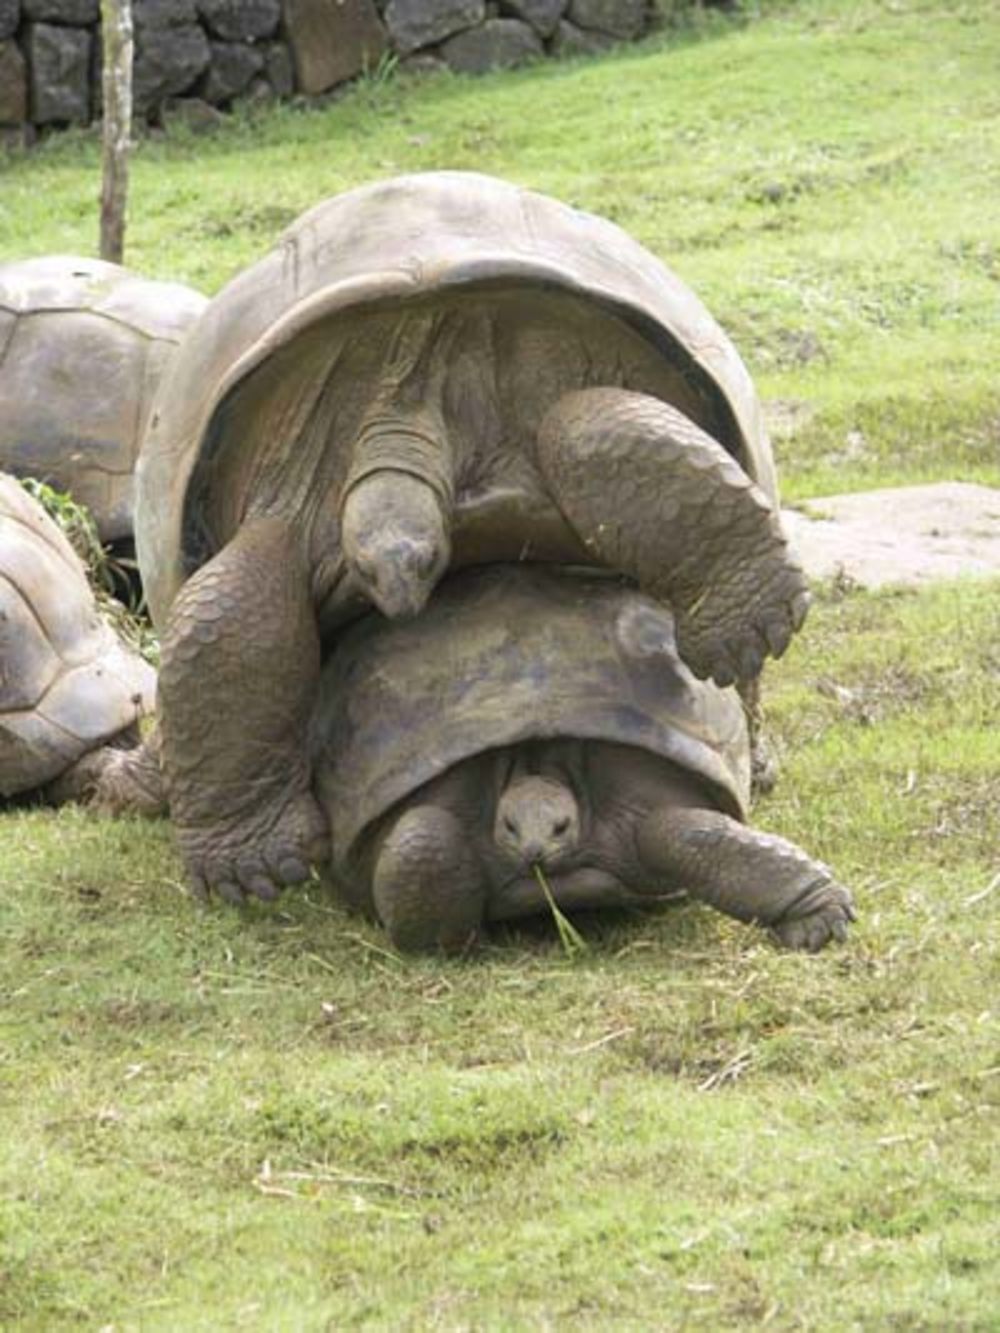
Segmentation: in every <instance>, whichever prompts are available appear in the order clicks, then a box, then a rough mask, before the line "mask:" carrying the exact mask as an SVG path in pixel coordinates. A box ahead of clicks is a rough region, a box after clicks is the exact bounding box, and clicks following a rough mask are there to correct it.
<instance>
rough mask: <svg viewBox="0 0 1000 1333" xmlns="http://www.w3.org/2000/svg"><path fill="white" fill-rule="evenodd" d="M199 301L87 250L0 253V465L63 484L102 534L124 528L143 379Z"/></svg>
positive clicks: (146, 388)
mask: <svg viewBox="0 0 1000 1333" xmlns="http://www.w3.org/2000/svg"><path fill="white" fill-rule="evenodd" d="M205 304H206V298H205V297H204V296H201V295H200V294H199V293H198V292H195V291H193V290H192V289H191V288H190V287H185V286H182V285H181V284H180V283H174V282H153V281H151V280H150V279H147V278H140V277H138V276H137V275H136V274H134V273H130V272H129V271H128V270H127V269H124V268H120V267H119V266H118V265H117V264H106V263H103V262H102V261H101V260H97V259H80V258H76V257H74V256H69V255H51V256H46V257H44V258H40V259H25V260H20V261H17V262H14V263H9V264H2V265H0V467H4V468H7V469H8V470H9V471H11V472H14V473H16V474H17V475H18V476H22V477H27V476H31V477H38V478H39V480H41V481H47V482H49V483H50V484H52V485H54V486H56V487H57V488H59V489H60V490H66V491H69V492H71V493H72V495H73V498H74V499H75V500H78V501H79V502H80V503H81V504H84V505H86V506H87V508H88V509H89V510H90V511H91V513H92V514H93V515H94V518H95V519H96V521H97V526H98V529H99V531H100V533H101V537H102V538H103V539H104V540H105V541H114V540H117V539H118V538H120V537H126V536H128V535H129V534H130V533H131V531H132V502H133V496H132V477H133V473H134V470H135V460H136V454H137V453H138V449H139V444H140V442H141V439H142V433H143V430H144V429H145V422H146V416H147V413H148V411H149V405H150V402H151V401H152V395H153V390H154V388H155V386H156V383H157V382H158V380H159V378H160V376H161V375H162V373H163V370H164V367H165V366H166V363H167V361H168V360H169V359H170V357H171V356H172V355H173V352H174V348H175V347H176V345H177V343H178V342H179V341H180V338H181V335H182V334H183V332H184V330H185V329H186V328H187V327H188V325H189V324H190V323H191V322H192V321H193V320H194V319H196V318H197V316H198V315H199V314H200V313H201V311H202V309H203V308H204V306H205Z"/></svg>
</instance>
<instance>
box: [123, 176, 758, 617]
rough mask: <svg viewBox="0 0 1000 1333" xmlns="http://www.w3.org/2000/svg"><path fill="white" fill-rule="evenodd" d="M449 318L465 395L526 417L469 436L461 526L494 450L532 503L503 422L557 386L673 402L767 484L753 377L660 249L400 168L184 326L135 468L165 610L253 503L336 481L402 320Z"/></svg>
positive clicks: (577, 216) (158, 611)
mask: <svg viewBox="0 0 1000 1333" xmlns="http://www.w3.org/2000/svg"><path fill="white" fill-rule="evenodd" d="M456 312H457V313H456ZM443 318H450V319H452V320H453V324H454V327H453V330H452V332H451V333H450V334H449V337H448V338H447V339H444V342H445V343H446V344H447V350H446V352H444V353H443V354H442V355H443V357H445V358H446V360H447V365H448V374H449V375H451V378H452V381H453V382H449V387H448V394H449V395H450V398H451V400H453V403H454V406H455V411H456V412H460V411H461V404H462V402H463V401H464V402H466V403H469V402H473V401H474V402H475V404H476V410H477V411H482V412H489V411H491V410H494V409H495V413H503V412H505V411H506V412H512V413H515V414H520V415H519V416H518V420H517V422H516V423H515V424H516V426H517V428H518V429H512V427H511V424H510V423H509V422H506V423H501V424H500V425H498V426H497V427H496V429H495V431H493V434H492V435H491V433H490V430H489V429H486V430H484V431H482V432H476V434H477V437H478V438H477V439H476V440H475V441H474V442H473V443H472V444H469V445H467V447H469V448H472V449H473V450H479V451H480V453H481V457H478V458H472V459H471V460H469V459H467V460H466V475H467V484H466V491H465V493H464V494H459V495H458V496H456V503H457V512H456V519H455V522H456V525H457V527H458V528H459V529H461V526H462V510H463V506H465V507H466V509H467V510H468V511H469V512H473V513H474V514H475V515H476V516H477V517H476V519H475V521H477V522H478V521H480V517H481V516H482V514H483V511H484V506H483V505H482V504H481V503H479V507H478V508H477V503H478V502H481V501H482V498H483V495H484V494H485V493H486V492H487V491H488V489H489V487H490V486H491V485H495V484H497V481H496V475H497V470H498V468H499V470H500V472H503V469H504V468H506V469H507V471H506V473H504V476H503V478H502V480H503V482H504V484H505V485H508V488H509V486H511V485H512V486H514V488H515V490H516V489H517V488H518V487H520V489H521V491H522V492H523V499H524V503H523V504H521V505H520V507H519V505H518V503H514V504H512V505H509V506H508V508H507V509H506V510H504V513H513V514H515V515H519V514H522V513H528V514H531V513H532V512H533V511H532V499H533V495H534V491H535V490H540V489H541V482H540V479H538V476H537V473H536V474H534V475H532V473H531V469H530V468H529V467H528V466H527V464H524V463H523V460H522V459H521V458H520V457H518V458H513V457H512V456H507V457H504V452H505V450H506V451H507V454H508V455H513V454H514V453H517V452H518V450H517V449H516V448H515V447H514V446H512V445H511V444H510V440H511V439H512V438H515V437H517V436H518V431H519V430H521V428H522V427H523V431H522V434H525V435H526V434H528V433H530V431H531V429H532V427H533V425H536V424H537V420H538V418H539V416H540V414H541V412H542V411H543V410H544V409H546V408H547V407H549V406H551V405H552V404H553V403H554V401H555V399H556V397H557V396H558V394H559V393H561V392H563V391H564V390H565V389H566V388H567V387H569V388H578V387H583V386H584V384H586V383H590V382H596V383H611V384H621V385H623V386H624V387H629V388H636V389H639V390H641V391H644V392H649V393H652V394H654V395H657V396H659V397H661V398H662V399H664V400H667V401H670V402H672V403H673V405H674V406H676V407H679V408H680V409H681V410H682V411H685V412H686V413H687V414H688V415H689V416H691V417H692V418H693V419H694V420H695V421H697V423H698V424H699V425H701V426H702V427H703V428H704V429H706V430H708V431H709V433H710V434H712V435H713V436H714V437H715V438H716V439H717V440H719V442H720V443H721V444H723V445H724V446H725V447H726V448H727V449H728V450H729V451H730V452H731V453H732V454H733V455H734V457H736V458H737V459H738V461H739V462H740V463H741V464H742V465H743V467H744V468H745V470H746V471H747V472H748V473H749V474H750V476H751V477H752V478H753V479H754V480H755V481H756V482H757V483H758V485H760V486H761V487H762V489H763V490H764V491H765V492H766V493H767V494H768V495H769V496H770V497H771V498H772V499H773V498H774V496H775V484H774V474H773V467H772V460H771V452H770V445H769V443H768V440H767V436H766V433H765V431H764V428H763V425H762V421H761V414H760V409H759V404H758V401H757V398H756V395H755V393H754V390H753V386H752V384H751V381H750V377H749V375H748V373H747V371H746V369H745V367H744V366H743V363H742V362H741V361H740V358H739V356H738V354H737V353H736V351H735V349H734V348H733V346H732V344H731V343H730V342H729V340H728V339H727V337H726V336H725V334H724V333H723V332H722V330H721V329H720V328H719V326H718V325H717V324H716V323H715V321H714V320H713V319H712V317H711V316H710V315H709V313H708V311H707V310H706V309H705V307H704V306H703V305H702V303H701V302H700V301H699V300H698V298H697V297H696V296H695V295H694V294H693V293H692V292H691V291H690V290H689V289H688V288H687V287H686V286H685V285H684V283H682V282H681V281H680V279H679V278H677V277H675V276H674V275H673V274H672V273H671V272H670V271H669V270H668V269H666V268H665V267H664V265H663V264H661V263H660V262H659V261H658V260H657V259H655V258H654V257H653V256H652V255H651V254H649V252H648V251H646V250H645V249H643V247H642V246H641V245H639V244H638V243H637V242H636V241H634V240H633V239H632V238H631V237H629V236H628V235H626V233H625V232H623V231H621V230H620V229H619V228H618V227H616V226H614V225H613V224H612V223H610V222H607V221H605V220H603V219H601V218H597V217H594V216H592V215H590V214H587V213H583V212H580V211H578V210H576V209H574V208H571V207H568V206H566V205H564V204H561V203H558V202H556V201H555V200H553V199H550V198H547V197H545V196H544V195H540V194H536V193H533V192H531V191H529V190H524V189H520V188H518V187H517V186H514V185H511V184H509V183H506V182H504V181H501V180H496V179H493V178H491V177H488V176H483V175H477V174H473V173H465V172H430V173H427V174H422V175H413V176H403V177H399V178H397V179H393V180H389V181H385V182H382V183H377V184H373V185H367V186H363V187H361V188H359V189H355V190H351V191H349V192H347V193H345V194H342V195H340V196H337V197H335V198H332V199H330V200H328V201H326V202H325V203H322V204H320V205H318V206H317V207H316V208H314V209H312V210H311V211H310V212H308V213H306V214H305V215H304V216H303V217H301V218H300V219H299V220H298V221H297V222H296V223H295V224H293V226H292V227H291V228H290V229H289V230H288V231H286V232H285V234H284V235H283V236H282V237H281V239H280V240H279V242H278V243H277V245H276V246H275V248H274V249H273V250H272V251H271V252H270V253H269V254H267V255H266V256H265V257H264V258H263V259H261V260H260V261H259V262H257V263H256V264H253V265H252V266H251V267H250V268H248V269H246V270H245V271H244V272H243V273H241V274H240V275H239V276H237V277H236V278H235V279H234V280H233V281H232V282H230V283H229V285H228V286H227V287H225V288H224V289H223V290H222V291H221V292H220V293H219V294H218V295H217V296H216V297H215V298H214V299H213V300H212V301H211V303H210V304H209V306H208V309H207V310H206V312H205V315H204V316H203V318H202V319H201V320H199V321H198V324H197V325H196V326H195V327H194V328H193V329H192V330H191V332H190V333H189V335H188V336H187V337H186V338H185V340H184V343H183V344H182V346H181V348H180V349H179V352H178V355H177V356H176V358H175V359H174V361H173V362H172V364H171V367H170V369H169V371H168V373H167V375H166V376H165V377H164V380H163V382H162V383H161V386H160V390H159V392H158V395H157V400H156V403H155V405H154V409H153V412H152V415H151V418H150V426H149V430H148V433H147V437H146V440H145V443H144V446H143V451H142V458H141V460H140V465H139V472H138V479H137V506H138V513H139V515H140V517H139V521H138V523H137V529H138V551H139V559H140V565H141V568H142V571H143V579H144V585H145V588H146V592H147V596H148V599H149V605H150V608H151V611H152V614H153V619H154V621H155V622H156V623H157V624H162V623H163V621H164V619H165V616H166V613H167V611H168V609H169V606H170V604H171V602H172V600H173V597H174V596H175V594H176V592H177V589H178V588H179V587H180V585H181V584H182V583H183V581H184V580H185V578H187V577H188V576H189V575H190V574H191V573H192V572H193V571H194V570H195V569H196V568H198V567H199V565H200V564H202V563H204V561H206V560H207V559H209V558H210V557H211V555H212V554H214V552H215V551H216V550H218V549H219V548H220V547H221V546H222V545H224V544H225V542H226V541H228V540H229V538H230V537H231V536H232V535H233V532H234V531H235V530H236V529H237V528H238V526H239V524H240V523H241V522H242V520H243V518H244V517H245V515H246V514H247V513H248V512H249V511H250V510H256V511H260V510H261V509H263V510H265V511H267V512H285V513H287V514H290V515H294V516H295V517H296V518H297V519H300V520H303V521H307V518H306V512H305V511H306V509H307V508H308V505H309V504H310V503H312V502H314V500H315V496H316V495H317V493H318V492H320V491H324V492H328V491H329V489H330V488H331V487H333V488H334V490H336V488H337V487H338V486H342V485H343V484H344V480H345V477H347V476H348V474H349V472H350V466H351V459H350V457H349V456H348V455H349V452H350V448H351V441H352V440H353V439H354V438H355V435H356V430H357V427H358V424H359V422H360V421H361V419H362V416H363V413H364V411H365V410H366V408H367V407H368V406H369V405H370V403H371V401H372V398H373V395H374V394H375V393H376V391H377V385H378V383H379V377H380V375H384V374H385V373H386V371H385V367H386V365H387V364H391V359H392V355H393V347H394V346H395V343H394V340H396V341H398V339H399V336H400V334H399V329H400V322H401V321H406V320H409V322H410V326H411V327H410V328H409V330H408V332H407V333H406V336H407V337H409V336H418V335H419V323H420V321H421V320H424V321H425V322H426V325H427V327H428V328H432V327H434V326H435V321H440V320H442V319H443ZM491 321H492V322H491ZM532 321H534V322H532ZM414 331H415V332H414ZM569 342H572V343H573V350H572V355H571V354H570V353H566V352H564V349H565V347H566V345H567V344H568V343H569ZM560 358H562V360H560ZM490 359H491V360H492V363H493V365H492V369H491V370H490V373H489V374H488V375H486V374H479V376H478V378H477V368H478V370H479V371H482V368H483V364H484V363H485V362H486V361H487V360H490ZM557 361H558V362H559V365H558V366H557V365H556V364H555V363H556V362H557ZM549 362H552V374H551V375H550V374H548V367H549ZM564 363H565V364H564ZM557 371H558V373H557ZM463 376H464V378H463ZM560 376H561V378H560ZM525 379H527V380H528V381H530V382H528V383H526V382H525ZM491 405H492V406H491ZM520 452H522V453H523V450H522V451H520ZM498 459H499V462H498V461H497V460H498ZM485 508H486V509H488V506H485ZM494 518H495V516H494ZM500 521H501V522H506V519H502V520H500ZM490 558H501V557H498V556H493V557H490ZM533 558H538V556H537V553H535V554H534V555H533ZM549 558H553V559H565V558H566V556H565V553H557V554H556V555H554V556H551V557H549ZM456 563H459V561H456Z"/></svg>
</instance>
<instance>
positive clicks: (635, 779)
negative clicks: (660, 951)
mask: <svg viewBox="0 0 1000 1333" xmlns="http://www.w3.org/2000/svg"><path fill="white" fill-rule="evenodd" d="M312 743H313V751H314V766H315V772H316V775H317V786H318V791H319V794H320V803H321V805H322V807H323V809H324V810H325V812H326V813H327V816H328V818H329V821H330V828H331V831H332V842H333V870H334V877H335V878H336V880H337V881H338V882H339V883H340V884H341V885H342V886H343V888H344V889H345V891H346V893H347V896H348V897H349V898H350V899H351V900H352V901H353V902H354V903H355V904H356V905H359V906H361V907H362V908H365V909H367V910H369V911H374V913H375V914H376V915H377V916H378V917H379V919H380V920H381V921H382V922H383V924H384V925H385V926H386V928H387V930H388V932H389V935H390V937H391V939H392V941H393V943H394V944H396V945H397V946H399V947H400V948H404V949H421V948H444V949H463V948H465V947H466V946H467V945H468V943H469V942H470V940H472V939H474V938H475V937H476V936H477V934H478V933H479V931H480V930H481V928H482V926H483V925H484V923H486V922H487V921H491V920H500V919H504V918H509V917H517V916H523V915H527V914H531V913H536V912H544V911H546V910H547V903H546V898H545V895H544V892H543V889H542V887H541V885H540V883H539V882H538V878H537V875H536V868H537V869H540V870H541V871H542V872H543V873H544V875H545V877H546V879H547V881H548V882H549V884H550V885H551V892H552V895H553V897H554V898H555V900H556V902H557V903H558V905H559V906H560V908H564V909H572V908H580V907H602V906H607V905H621V904H625V903H637V902H649V901H651V900H655V899H656V897H657V896H659V895H662V894H663V893H664V892H666V891H671V890H676V889H678V888H683V889H687V890H688V892H689V893H690V894H691V896H692V897H694V898H697V899H700V900H702V901H704V902H706V903H709V904H710V905H712V906H713V907H716V908H719V909H720V910H721V911H724V912H727V913H728V914H730V915H731V916H735V917H737V918H739V919H740V920H743V921H756V922H759V923H761V924H764V925H767V926H770V927H771V928H772V929H773V930H774V931H775V933H776V934H777V935H778V937H779V938H780V939H781V940H782V941H783V942H784V943H785V944H788V945H790V946H792V947H798V948H807V949H818V948H821V947H822V946H823V945H824V944H826V943H827V942H828V941H829V940H830V939H843V938H844V937H845V935H846V930H847V926H848V923H849V922H850V921H851V920H852V919H853V916H854V911H853V906H852V903H851V896H850V894H849V893H848V892H847V890H846V889H844V888H843V887H842V886H841V885H839V884H838V883H837V882H836V880H835V879H834V877H833V875H832V874H831V872H830V870H829V869H828V868H827V867H826V866H824V865H822V864H821V863H820V862H818V861H814V860H813V859H812V858H811V857H810V856H808V855H807V854H806V853H805V852H804V851H802V850H801V849H800V848H798V847H795V846H794V845H793V844H791V843H789V842H787V841H785V840H784V839H783V838H779V837H775V836H773V835H770V834H765V833H759V832H757V831H755V830H753V829H751V828H748V827H747V825H746V823H745V820H746V816H747V803H748V797H749V761H750V755H749V744H748V735H747V727H746V722H745V718H744V715H743V710H742V707H741V705H740V702H739V699H738V698H737V697H736V694H735V691H733V690H732V689H720V688H719V687H718V686H716V685H714V684H712V683H711V682H700V681H698V680H696V679H695V678H694V677H693V676H692V675H691V673H690V672H689V671H688V670H687V669H686V668H685V667H684V665H683V664H682V663H681V661H680V659H679V658H678V656H677V651H676V646H675V642H674V630H673V621H672V618H671V615H670V613H669V611H667V610H666V609H665V608H664V607H663V606H661V605H660V604H658V603H656V602H653V601H651V600H650V599H649V598H648V597H646V596H644V595H643V594H641V593H638V592H635V591H632V590H630V589H628V588H626V587H623V586H622V585H621V584H620V583H618V582H615V581H613V580H609V579H607V578H601V577H600V576H595V575H593V574H576V575H574V574H572V573H569V572H567V571H561V570H551V569H550V570H546V569H544V568H543V567H541V566H529V565H520V566H494V567H491V568H488V569H481V570H466V571H464V572H462V573H458V574H455V575H452V576H450V577H449V578H448V579H447V580H446V581H445V582H443V583H442V584H440V585H439V587H438V590H437V591H436V593H435V594H434V596H433V597H432V598H431V600H430V602H429V603H428V605H427V607H426V609H425V610H424V611H423V613H422V615H421V616H420V617H418V619H417V620H415V621H413V622H410V623H408V624H400V623H395V624H393V623H388V622H386V621H384V620H382V619H381V618H380V617H378V616H375V615H369V616H367V617H365V619H364V620H363V621H361V622H359V623H358V624H356V625H354V626H352V627H351V628H350V629H349V630H348V631H347V632H346V633H345V635H344V636H343V638H342V640H341V642H340V643H339V645H338V647H337V648H336V650H335V651H334V653H333V655H332V657H331V659H330V661H329V662H328V663H327V664H326V666H325V668H324V673H323V679H322V686H321V694H320V703H319V707H318V709H317V714H316V718H315V721H314V734H313V742H312Z"/></svg>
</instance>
